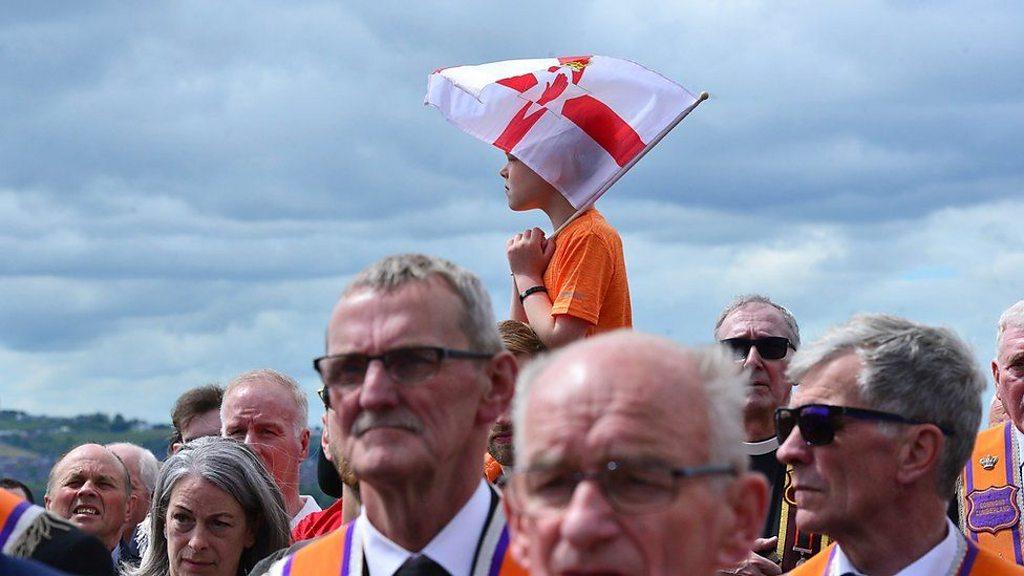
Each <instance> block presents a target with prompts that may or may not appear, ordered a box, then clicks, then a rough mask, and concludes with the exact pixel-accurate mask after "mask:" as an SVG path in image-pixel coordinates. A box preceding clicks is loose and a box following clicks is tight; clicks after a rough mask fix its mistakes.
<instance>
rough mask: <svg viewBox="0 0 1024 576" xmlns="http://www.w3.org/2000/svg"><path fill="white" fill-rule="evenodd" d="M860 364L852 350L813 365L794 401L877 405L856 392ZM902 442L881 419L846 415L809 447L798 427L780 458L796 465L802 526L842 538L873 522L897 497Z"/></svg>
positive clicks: (781, 449) (796, 493)
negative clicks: (826, 438) (831, 434)
mask: <svg viewBox="0 0 1024 576" xmlns="http://www.w3.org/2000/svg"><path fill="white" fill-rule="evenodd" d="M861 368H862V364H861V361H860V358H859V357H858V356H857V355H856V353H853V352H850V353H847V354H845V355H843V356H840V357H838V358H836V359H834V360H832V361H830V362H827V363H825V364H823V365H820V366H818V367H816V368H814V369H812V370H811V371H810V372H808V373H807V376H806V377H805V378H804V379H803V380H802V381H801V383H800V385H799V386H797V387H796V392H795V393H794V394H793V401H792V403H791V405H792V406H793V407H798V406H803V405H806V404H829V405H834V406H846V407H851V408H869V409H870V408H873V407H872V406H868V405H866V404H865V402H864V401H863V399H862V398H861V395H860V393H859V391H858V390H859V389H858V387H857V386H858V385H857V378H858V377H859V375H860V371H861ZM898 442H899V436H897V435H893V434H891V433H889V432H887V431H886V430H883V429H882V428H881V427H880V426H879V423H878V422H876V421H868V420H857V419H853V418H848V417H847V418H843V419H842V421H841V427H840V428H839V429H838V430H837V431H836V433H835V438H834V439H833V441H832V442H831V443H829V444H826V445H824V446H810V445H808V444H807V443H806V442H804V440H803V437H802V436H801V434H800V428H799V427H797V428H795V429H794V430H793V432H792V433H791V434H790V435H789V438H787V439H786V441H785V442H784V443H783V444H782V446H780V447H779V452H778V458H779V460H780V461H782V462H783V463H785V464H788V465H791V466H792V467H793V491H792V492H793V496H794V498H795V499H796V504H797V506H798V508H797V514H796V521H797V525H798V526H799V528H800V529H801V530H804V531H807V532H817V533H827V534H829V535H830V536H832V537H835V538H841V537H842V536H844V535H846V534H849V533H851V531H855V530H857V529H858V527H863V526H870V525H871V517H872V515H874V514H875V513H876V511H877V510H879V509H881V508H883V507H886V506H890V505H891V503H892V499H893V498H894V497H896V495H895V494H894V493H893V492H892V487H895V486H897V481H896V469H897V462H896V454H897V448H898Z"/></svg>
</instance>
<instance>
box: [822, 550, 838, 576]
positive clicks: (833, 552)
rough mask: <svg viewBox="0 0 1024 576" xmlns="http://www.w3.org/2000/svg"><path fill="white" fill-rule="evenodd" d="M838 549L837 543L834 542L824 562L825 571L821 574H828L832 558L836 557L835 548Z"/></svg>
mask: <svg viewBox="0 0 1024 576" xmlns="http://www.w3.org/2000/svg"><path fill="white" fill-rule="evenodd" d="M838 549H839V545H838V544H836V545H835V546H833V547H832V551H831V552H829V553H828V562H826V563H825V571H824V572H822V574H828V571H829V569H830V568H832V560H834V559H835V557H836V550H838Z"/></svg>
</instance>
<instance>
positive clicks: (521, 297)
mask: <svg viewBox="0 0 1024 576" xmlns="http://www.w3.org/2000/svg"><path fill="white" fill-rule="evenodd" d="M547 291H548V289H547V288H545V287H544V286H541V285H540V284H538V285H536V286H531V287H529V288H527V289H526V290H523V293H522V294H520V295H519V301H520V302H522V301H523V300H526V297H527V296H529V295H530V294H536V293H537V292H544V293H545V294H546V293H547Z"/></svg>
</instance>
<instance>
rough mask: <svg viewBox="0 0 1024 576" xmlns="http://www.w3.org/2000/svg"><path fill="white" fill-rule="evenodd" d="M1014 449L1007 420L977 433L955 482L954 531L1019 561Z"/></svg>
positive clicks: (1017, 477)
mask: <svg viewBox="0 0 1024 576" xmlns="http://www.w3.org/2000/svg"><path fill="white" fill-rule="evenodd" d="M1020 488H1021V477H1020V447H1019V446H1018V445H1017V435H1016V434H1015V433H1014V428H1013V424H1012V423H1009V422H1007V423H1005V424H1003V425H1000V426H996V427H994V428H989V429H988V430H984V431H982V432H980V433H979V434H978V439H977V441H975V444H974V452H973V454H971V459H970V461H969V462H968V463H967V465H966V466H965V467H964V471H963V473H962V474H961V476H960V482H959V484H958V486H957V496H958V498H957V500H958V504H959V507H960V529H961V530H962V531H963V532H964V534H966V535H967V536H968V537H969V538H970V539H971V540H972V541H973V542H975V543H977V545H978V546H980V547H981V548H983V549H985V550H990V551H992V552H993V553H995V554H996V555H997V556H998V557H1000V558H1002V559H1004V560H1006V561H1008V562H1014V563H1015V564H1018V565H1020V564H1024V561H1022V557H1021V556H1022V555H1021V534H1022V533H1024V525H1022V518H1021V507H1022V494H1021V490H1020Z"/></svg>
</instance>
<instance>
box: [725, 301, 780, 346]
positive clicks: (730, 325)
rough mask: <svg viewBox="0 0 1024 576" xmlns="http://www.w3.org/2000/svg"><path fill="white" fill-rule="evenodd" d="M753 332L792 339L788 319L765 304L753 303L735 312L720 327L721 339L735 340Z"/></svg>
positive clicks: (776, 309) (774, 308) (759, 334)
mask: <svg viewBox="0 0 1024 576" xmlns="http://www.w3.org/2000/svg"><path fill="white" fill-rule="evenodd" d="M751 330H754V331H756V332H757V334H756V335H757V336H784V337H787V338H790V337H792V334H791V333H790V332H791V330H790V328H789V325H788V324H787V323H786V317H785V316H784V315H783V314H782V312H781V311H780V310H779V309H778V308H776V307H774V306H772V305H771V304H765V303H763V302H751V303H749V304H744V305H743V306H740V307H739V308H737V309H735V310H733V311H732V312H730V313H729V315H728V316H726V317H725V319H724V320H723V321H722V325H721V327H719V334H718V336H719V338H735V337H737V336H740V335H742V334H745V333H748V332H750V331H751Z"/></svg>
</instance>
